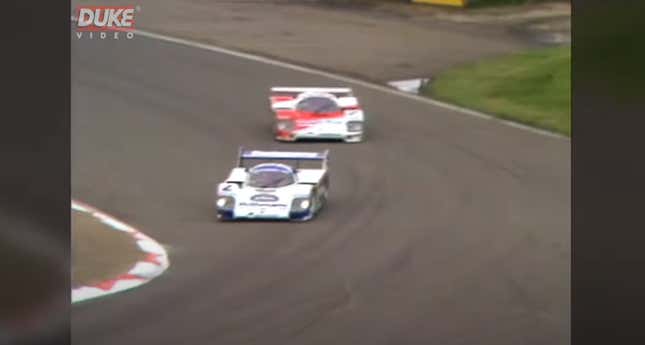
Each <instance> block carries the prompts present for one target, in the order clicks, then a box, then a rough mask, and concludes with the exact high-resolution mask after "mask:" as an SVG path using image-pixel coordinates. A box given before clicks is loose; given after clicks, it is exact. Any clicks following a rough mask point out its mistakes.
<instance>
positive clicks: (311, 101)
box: [296, 97, 340, 114]
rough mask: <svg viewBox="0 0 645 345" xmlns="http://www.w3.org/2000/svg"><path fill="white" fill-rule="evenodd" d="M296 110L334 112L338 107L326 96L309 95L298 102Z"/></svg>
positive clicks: (338, 109)
mask: <svg viewBox="0 0 645 345" xmlns="http://www.w3.org/2000/svg"><path fill="white" fill-rule="evenodd" d="M296 110H298V111H304V112H308V113H319V114H321V113H334V112H338V111H340V108H339V107H338V105H337V104H336V102H334V101H333V100H331V99H329V98H326V97H309V98H305V99H303V100H302V101H300V102H298V104H297V105H296Z"/></svg>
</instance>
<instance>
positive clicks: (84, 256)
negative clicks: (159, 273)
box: [72, 210, 145, 288]
mask: <svg viewBox="0 0 645 345" xmlns="http://www.w3.org/2000/svg"><path fill="white" fill-rule="evenodd" d="M144 258H145V254H144V253H143V252H142V251H140V250H139V248H138V246H137V244H136V242H135V241H134V239H133V238H132V237H131V236H130V235H129V234H128V233H125V232H122V231H115V230H114V229H112V228H110V227H108V226H107V225H106V224H103V223H102V222H100V221H99V220H98V219H96V218H94V217H92V216H91V215H89V214H87V213H83V212H79V211H76V210H72V288H74V287H78V286H83V285H94V284H98V283H100V282H102V281H105V280H107V279H113V278H116V277H117V276H119V275H121V274H123V273H126V272H127V271H129V270H130V269H131V268H132V266H133V265H134V264H135V263H136V262H137V261H139V260H142V259H144Z"/></svg>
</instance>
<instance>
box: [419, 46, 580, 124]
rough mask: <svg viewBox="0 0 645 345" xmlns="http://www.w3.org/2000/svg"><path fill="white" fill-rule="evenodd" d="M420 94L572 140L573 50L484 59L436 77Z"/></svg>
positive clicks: (526, 53) (563, 49) (548, 50)
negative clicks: (568, 137)
mask: <svg viewBox="0 0 645 345" xmlns="http://www.w3.org/2000/svg"><path fill="white" fill-rule="evenodd" d="M421 93H422V94H425V95H428V96H430V97H433V98H435V99H438V100H442V101H446V102H450V103H454V104H458V105H461V106H464V107H468V108H471V109H476V110H480V111H483V112H486V113H489V114H492V115H495V116H498V117H500V118H503V119H508V120H512V121H516V122H520V123H524V124H527V125H531V126H534V127H538V128H542V129H547V130H551V131H554V132H557V133H561V134H564V135H566V136H570V135H571V47H569V46H567V47H557V48H546V49H540V50H534V51H529V52H525V53H520V54H514V55H511V56H505V57H500V58H495V59H489V60H484V61H481V62H478V63H475V64H471V65H467V66H462V67H458V68H455V69H451V70H448V71H445V72H443V73H441V74H439V75H438V76H437V77H436V79H435V80H434V81H433V82H432V84H430V85H429V86H427V87H425V88H423V89H422V90H421Z"/></svg>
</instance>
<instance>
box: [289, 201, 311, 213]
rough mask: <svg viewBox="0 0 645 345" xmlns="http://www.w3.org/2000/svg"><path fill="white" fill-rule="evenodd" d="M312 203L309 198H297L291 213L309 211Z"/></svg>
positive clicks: (292, 205)
mask: <svg viewBox="0 0 645 345" xmlns="http://www.w3.org/2000/svg"><path fill="white" fill-rule="evenodd" d="M309 206H311V201H309V198H295V199H293V202H292V203H291V212H303V211H306V210H308V209H309Z"/></svg>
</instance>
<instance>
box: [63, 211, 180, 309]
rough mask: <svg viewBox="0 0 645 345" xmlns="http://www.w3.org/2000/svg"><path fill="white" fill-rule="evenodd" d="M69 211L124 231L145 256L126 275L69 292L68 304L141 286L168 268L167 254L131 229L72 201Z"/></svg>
mask: <svg viewBox="0 0 645 345" xmlns="http://www.w3.org/2000/svg"><path fill="white" fill-rule="evenodd" d="M72 209H73V210H76V211H80V212H84V213H88V214H90V215H91V216H92V217H94V218H97V219H98V220H99V221H101V222H102V223H104V224H106V225H108V226H109V227H110V228H111V229H114V230H116V231H123V232H127V233H128V234H130V236H132V238H133V239H134V240H135V241H136V243H137V247H138V248H139V249H140V250H141V251H142V252H144V253H146V254H147V255H146V257H145V259H144V260H143V261H138V262H136V263H135V264H134V265H133V266H132V268H130V270H128V272H125V273H123V274H121V275H119V276H118V277H115V278H113V279H108V280H105V281H102V282H100V283H98V284H94V285H89V286H80V287H77V288H75V289H72V303H78V302H81V301H86V300H89V299H94V298H98V297H103V296H106V295H110V294H113V293H116V292H121V291H125V290H129V289H132V288H135V287H138V286H141V285H143V284H145V283H147V282H149V281H150V280H152V279H154V278H156V277H158V276H159V275H161V274H162V273H163V272H164V271H165V270H166V269H167V268H168V267H169V266H170V261H169V260H168V253H167V252H166V250H165V249H164V248H163V246H162V245H160V244H159V243H157V241H155V240H153V239H152V238H150V237H149V236H147V235H145V234H144V233H142V232H140V231H139V230H137V229H135V228H134V227H132V226H130V225H128V224H126V223H124V222H121V221H119V220H117V219H116V218H114V217H112V216H110V215H108V214H106V213H104V212H102V211H99V210H97V209H95V208H93V207H91V206H88V205H86V204H84V203H82V202H79V201H76V200H72Z"/></svg>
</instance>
